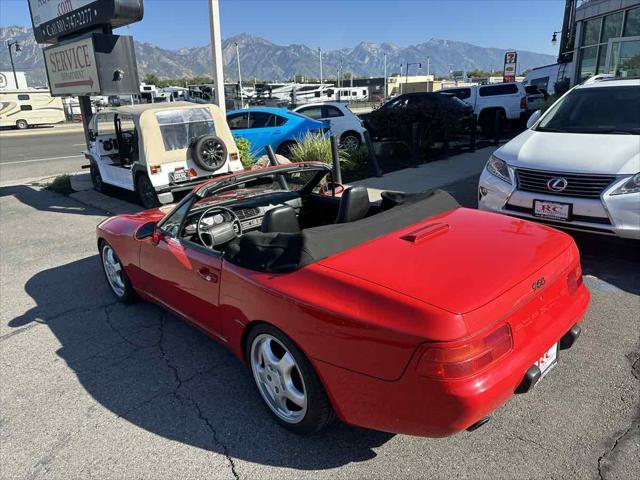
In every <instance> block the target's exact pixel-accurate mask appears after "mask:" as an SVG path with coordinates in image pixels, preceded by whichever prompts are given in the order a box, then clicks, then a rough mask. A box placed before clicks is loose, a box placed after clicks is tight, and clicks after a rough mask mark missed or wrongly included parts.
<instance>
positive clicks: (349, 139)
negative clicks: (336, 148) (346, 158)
mask: <svg viewBox="0 0 640 480" xmlns="http://www.w3.org/2000/svg"><path fill="white" fill-rule="evenodd" d="M360 145H362V138H361V137H360V134H359V133H358V132H354V131H352V130H350V131H348V132H345V133H343V134H342V136H341V137H340V146H341V147H342V148H344V149H345V150H357V149H359V148H360Z"/></svg>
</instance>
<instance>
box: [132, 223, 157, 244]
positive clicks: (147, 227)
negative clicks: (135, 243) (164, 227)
mask: <svg viewBox="0 0 640 480" xmlns="http://www.w3.org/2000/svg"><path fill="white" fill-rule="evenodd" d="M159 235H160V232H159V230H158V228H157V225H156V222H147V223H145V224H143V225H141V226H140V227H139V228H138V230H136V233H135V239H136V240H144V239H145V238H149V237H152V241H153V243H156V244H157V243H158V241H160V238H159ZM156 237H158V238H156ZM156 240H158V241H156Z"/></svg>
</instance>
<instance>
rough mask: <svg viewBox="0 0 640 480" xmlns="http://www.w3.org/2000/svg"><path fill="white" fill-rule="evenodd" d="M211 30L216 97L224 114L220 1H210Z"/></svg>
mask: <svg viewBox="0 0 640 480" xmlns="http://www.w3.org/2000/svg"><path fill="white" fill-rule="evenodd" d="M209 29H210V30H211V58H212V60H213V81H214V82H215V84H214V88H215V96H216V103H217V104H218V107H220V108H221V109H222V113H225V112H226V104H225V101H224V76H223V73H222V62H223V59H222V40H221V35H220V1H219V0H209Z"/></svg>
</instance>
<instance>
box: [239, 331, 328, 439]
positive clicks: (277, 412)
mask: <svg viewBox="0 0 640 480" xmlns="http://www.w3.org/2000/svg"><path fill="white" fill-rule="evenodd" d="M247 353H248V359H249V362H250V364H251V371H252V373H253V379H254V381H255V383H256V386H257V388H258V391H259V392H260V395H261V396H262V399H263V400H264V402H265V404H266V405H267V407H268V408H269V410H270V411H271V413H272V414H273V415H274V417H275V419H276V420H277V421H278V423H280V424H281V425H282V426H284V427H285V428H286V429H288V430H291V431H292V432H294V433H298V434H309V433H314V432H318V431H320V430H322V429H324V428H325V427H326V426H328V425H329V424H330V423H331V422H332V421H333V419H334V418H335V414H334V412H333V409H332V407H331V403H330V402H329V398H328V397H327V394H326V393H325V391H324V388H323V386H322V384H321V383H320V379H319V378H318V375H317V374H316V372H315V370H314V369H313V366H312V365H311V364H310V363H309V361H308V360H307V359H306V357H305V356H304V354H303V353H302V352H301V351H300V350H299V349H298V348H297V347H296V346H295V344H294V343H293V342H292V341H291V340H290V339H289V338H288V337H287V336H286V335H285V334H284V333H282V332H281V331H280V330H278V329H276V328H274V327H272V326H270V325H266V324H263V325H258V326H257V327H255V328H254V329H253V330H252V331H251V333H250V335H249V338H248V339H247Z"/></svg>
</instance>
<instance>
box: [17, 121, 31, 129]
mask: <svg viewBox="0 0 640 480" xmlns="http://www.w3.org/2000/svg"><path fill="white" fill-rule="evenodd" d="M16 128H17V129H18V130H26V129H27V128H29V124H28V123H27V121H26V120H22V119H21V120H18V121H16Z"/></svg>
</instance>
